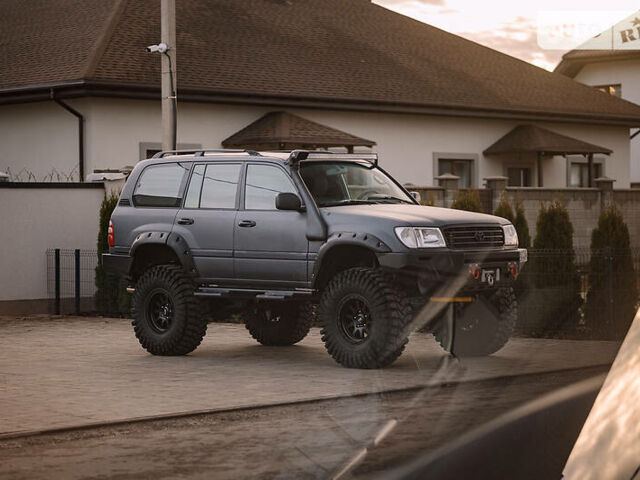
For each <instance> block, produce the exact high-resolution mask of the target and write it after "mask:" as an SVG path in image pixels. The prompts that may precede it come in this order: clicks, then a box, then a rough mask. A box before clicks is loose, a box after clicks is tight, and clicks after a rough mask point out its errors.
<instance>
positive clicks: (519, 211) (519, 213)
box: [513, 202, 531, 248]
mask: <svg viewBox="0 0 640 480" xmlns="http://www.w3.org/2000/svg"><path fill="white" fill-rule="evenodd" d="M513 226H514V227H516V232H518V241H519V244H520V247H521V248H529V247H530V246H531V234H530V233H529V224H528V223H527V218H526V217H525V215H524V207H523V206H522V204H521V203H519V202H518V203H517V204H516V208H515V218H514V220H513Z"/></svg>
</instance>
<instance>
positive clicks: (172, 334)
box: [131, 265, 207, 355]
mask: <svg viewBox="0 0 640 480" xmlns="http://www.w3.org/2000/svg"><path fill="white" fill-rule="evenodd" d="M193 293H194V285H193V283H192V282H191V280H190V279H189V278H188V277H187V276H186V275H185V273H184V272H183V270H182V269H181V268H180V267H178V266H175V265H158V266H155V267H152V268H150V269H149V270H147V271H146V272H144V273H143V274H142V276H141V277H140V279H139V280H138V282H137V284H136V289H135V292H134V294H133V298H132V300H131V305H132V313H133V318H134V320H133V328H134V330H135V333H136V337H137V338H138V341H139V342H140V345H142V346H143V348H144V349H145V350H147V351H148V352H149V353H152V354H154V355H186V354H187V353H189V352H191V351H193V350H195V349H196V348H197V347H198V345H200V342H202V338H203V337H204V335H205V333H206V332H207V321H206V319H205V318H204V316H203V315H202V312H201V309H200V304H199V302H198V300H197V299H196V298H195V296H194V295H193Z"/></svg>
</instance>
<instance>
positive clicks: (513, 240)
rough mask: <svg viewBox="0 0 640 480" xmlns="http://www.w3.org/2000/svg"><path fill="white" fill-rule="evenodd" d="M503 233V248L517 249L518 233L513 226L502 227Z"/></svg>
mask: <svg viewBox="0 0 640 480" xmlns="http://www.w3.org/2000/svg"><path fill="white" fill-rule="evenodd" d="M502 230H503V231H504V246H505V247H517V246H518V232H516V227H514V226H513V225H511V224H509V225H503V226H502Z"/></svg>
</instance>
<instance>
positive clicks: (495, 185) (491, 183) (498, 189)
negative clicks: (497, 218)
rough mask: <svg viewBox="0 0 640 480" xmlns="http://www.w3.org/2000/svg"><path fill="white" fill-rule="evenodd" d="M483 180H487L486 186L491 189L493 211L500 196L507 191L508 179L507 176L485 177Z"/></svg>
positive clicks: (498, 202)
mask: <svg viewBox="0 0 640 480" xmlns="http://www.w3.org/2000/svg"><path fill="white" fill-rule="evenodd" d="M484 180H485V182H487V188H488V189H489V190H491V208H492V211H493V212H495V211H496V209H497V208H498V205H499V204H500V200H501V199H502V196H503V195H504V193H505V192H506V191H507V182H508V181H509V178H508V177H501V176H496V177H486V178H485V179H484Z"/></svg>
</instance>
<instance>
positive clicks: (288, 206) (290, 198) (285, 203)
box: [276, 192, 302, 212]
mask: <svg viewBox="0 0 640 480" xmlns="http://www.w3.org/2000/svg"><path fill="white" fill-rule="evenodd" d="M276 208H277V209H278V210H295V211H298V212H299V211H300V210H302V202H301V201H300V197H299V196H298V195H296V194H295V193H291V192H283V193H279V194H278V195H277V196H276Z"/></svg>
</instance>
